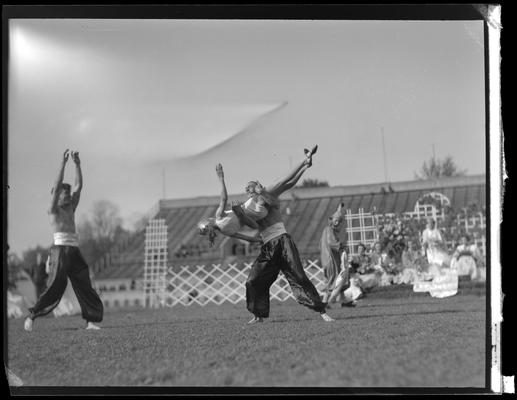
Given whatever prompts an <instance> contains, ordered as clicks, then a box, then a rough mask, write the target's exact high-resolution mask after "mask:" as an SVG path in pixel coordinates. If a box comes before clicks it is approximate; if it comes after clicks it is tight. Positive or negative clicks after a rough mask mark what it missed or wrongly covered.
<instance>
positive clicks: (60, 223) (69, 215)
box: [49, 206, 75, 233]
mask: <svg viewBox="0 0 517 400" xmlns="http://www.w3.org/2000/svg"><path fill="white" fill-rule="evenodd" d="M49 216H50V226H51V227H52V233H56V232H67V233H75V215H74V211H73V209H72V207H71V206H70V207H66V208H63V207H56V212H49Z"/></svg>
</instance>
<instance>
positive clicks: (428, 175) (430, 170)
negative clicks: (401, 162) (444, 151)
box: [415, 156, 467, 180]
mask: <svg viewBox="0 0 517 400" xmlns="http://www.w3.org/2000/svg"><path fill="white" fill-rule="evenodd" d="M466 172H467V170H466V169H460V168H459V167H458V166H457V165H456V163H455V162H454V160H453V159H452V156H447V157H445V158H444V159H443V160H442V159H437V158H434V157H432V158H431V159H430V160H429V161H424V164H423V165H422V167H421V168H420V171H418V172H415V178H416V179H420V180H429V179H437V178H442V177H450V176H463V175H465V174H466Z"/></svg>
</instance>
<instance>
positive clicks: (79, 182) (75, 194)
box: [71, 151, 83, 211]
mask: <svg viewBox="0 0 517 400" xmlns="http://www.w3.org/2000/svg"><path fill="white" fill-rule="evenodd" d="M71 155H72V160H73V161H74V163H75V183H74V189H73V191H72V206H73V209H74V211H75V209H76V208H77V206H78V205H79V199H80V198H81V190H82V189H83V173H82V171H81V160H80V159H79V152H78V151H72V154H71Z"/></svg>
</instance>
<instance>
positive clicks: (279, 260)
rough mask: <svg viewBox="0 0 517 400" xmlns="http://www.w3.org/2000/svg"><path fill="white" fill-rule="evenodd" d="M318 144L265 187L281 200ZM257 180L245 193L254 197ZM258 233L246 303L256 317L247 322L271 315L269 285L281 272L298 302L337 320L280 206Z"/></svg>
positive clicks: (272, 209)
mask: <svg viewBox="0 0 517 400" xmlns="http://www.w3.org/2000/svg"><path fill="white" fill-rule="evenodd" d="M316 150H317V146H315V147H314V148H313V149H312V150H311V151H307V150H305V154H306V158H305V159H304V160H303V161H302V162H301V163H300V164H299V165H297V166H296V168H295V169H294V170H293V171H292V172H291V173H290V174H289V175H287V176H286V177H284V178H283V179H281V180H279V181H278V182H277V183H274V184H272V185H270V186H267V187H266V191H267V193H269V195H270V196H272V197H273V198H276V199H277V200H279V196H280V195H281V194H282V193H284V192H285V191H287V190H289V189H291V188H292V187H293V186H295V185H296V183H297V182H298V180H299V179H300V177H301V176H302V174H303V173H304V172H305V170H306V169H307V168H310V167H311V165H312V155H313V154H314V153H315V152H316ZM256 185H257V182H254V181H251V182H248V184H247V185H246V193H248V196H249V197H250V198H249V199H248V201H251V200H252V196H253V194H254V193H255V186H256ZM257 224H258V226H259V228H258V229H259V234H260V236H261V237H262V242H263V245H262V247H261V249H260V254H259V256H258V258H257V259H256V260H255V262H254V263H253V265H252V267H251V271H250V274H249V275H248V279H247V281H246V305H247V309H248V311H250V312H251V313H252V314H253V315H254V316H253V319H251V320H250V321H249V322H248V323H249V324H255V323H257V322H263V318H267V317H269V288H270V287H271V285H272V284H273V283H274V282H275V280H276V278H277V277H278V273H279V272H280V271H282V273H283V274H284V276H285V278H286V279H287V281H288V282H289V285H290V286H291V290H292V292H293V295H294V297H295V299H296V301H297V302H298V303H300V304H302V305H304V306H306V307H308V308H310V309H312V310H314V311H317V312H319V313H320V314H321V317H322V318H323V320H325V321H328V322H330V321H334V319H332V318H331V317H330V316H329V315H328V314H327V313H326V303H323V302H322V301H321V299H320V295H319V293H318V291H317V289H316V288H315V287H314V285H313V284H312V282H311V281H310V280H309V278H308V277H307V275H306V274H305V271H304V270H303V266H302V263H301V260H300V255H299V253H298V249H297V248H296V245H295V243H294V241H293V240H292V238H291V236H290V235H289V234H288V233H287V231H286V229H285V226H284V223H283V220H282V215H281V214H280V209H279V206H278V205H276V206H270V207H269V212H268V214H267V216H266V217H265V218H263V219H261V220H259V221H257Z"/></svg>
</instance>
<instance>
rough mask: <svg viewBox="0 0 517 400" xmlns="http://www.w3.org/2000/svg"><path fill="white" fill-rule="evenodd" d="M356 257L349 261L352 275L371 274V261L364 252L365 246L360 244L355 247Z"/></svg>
mask: <svg viewBox="0 0 517 400" xmlns="http://www.w3.org/2000/svg"><path fill="white" fill-rule="evenodd" d="M357 251H358V253H359V254H358V255H356V256H354V257H352V260H351V261H350V265H351V269H352V270H351V272H352V274H355V273H361V274H366V273H369V272H373V271H374V270H373V267H372V260H371V258H370V256H369V255H368V253H367V252H366V246H365V245H364V244H362V243H360V244H359V245H358V246H357Z"/></svg>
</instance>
